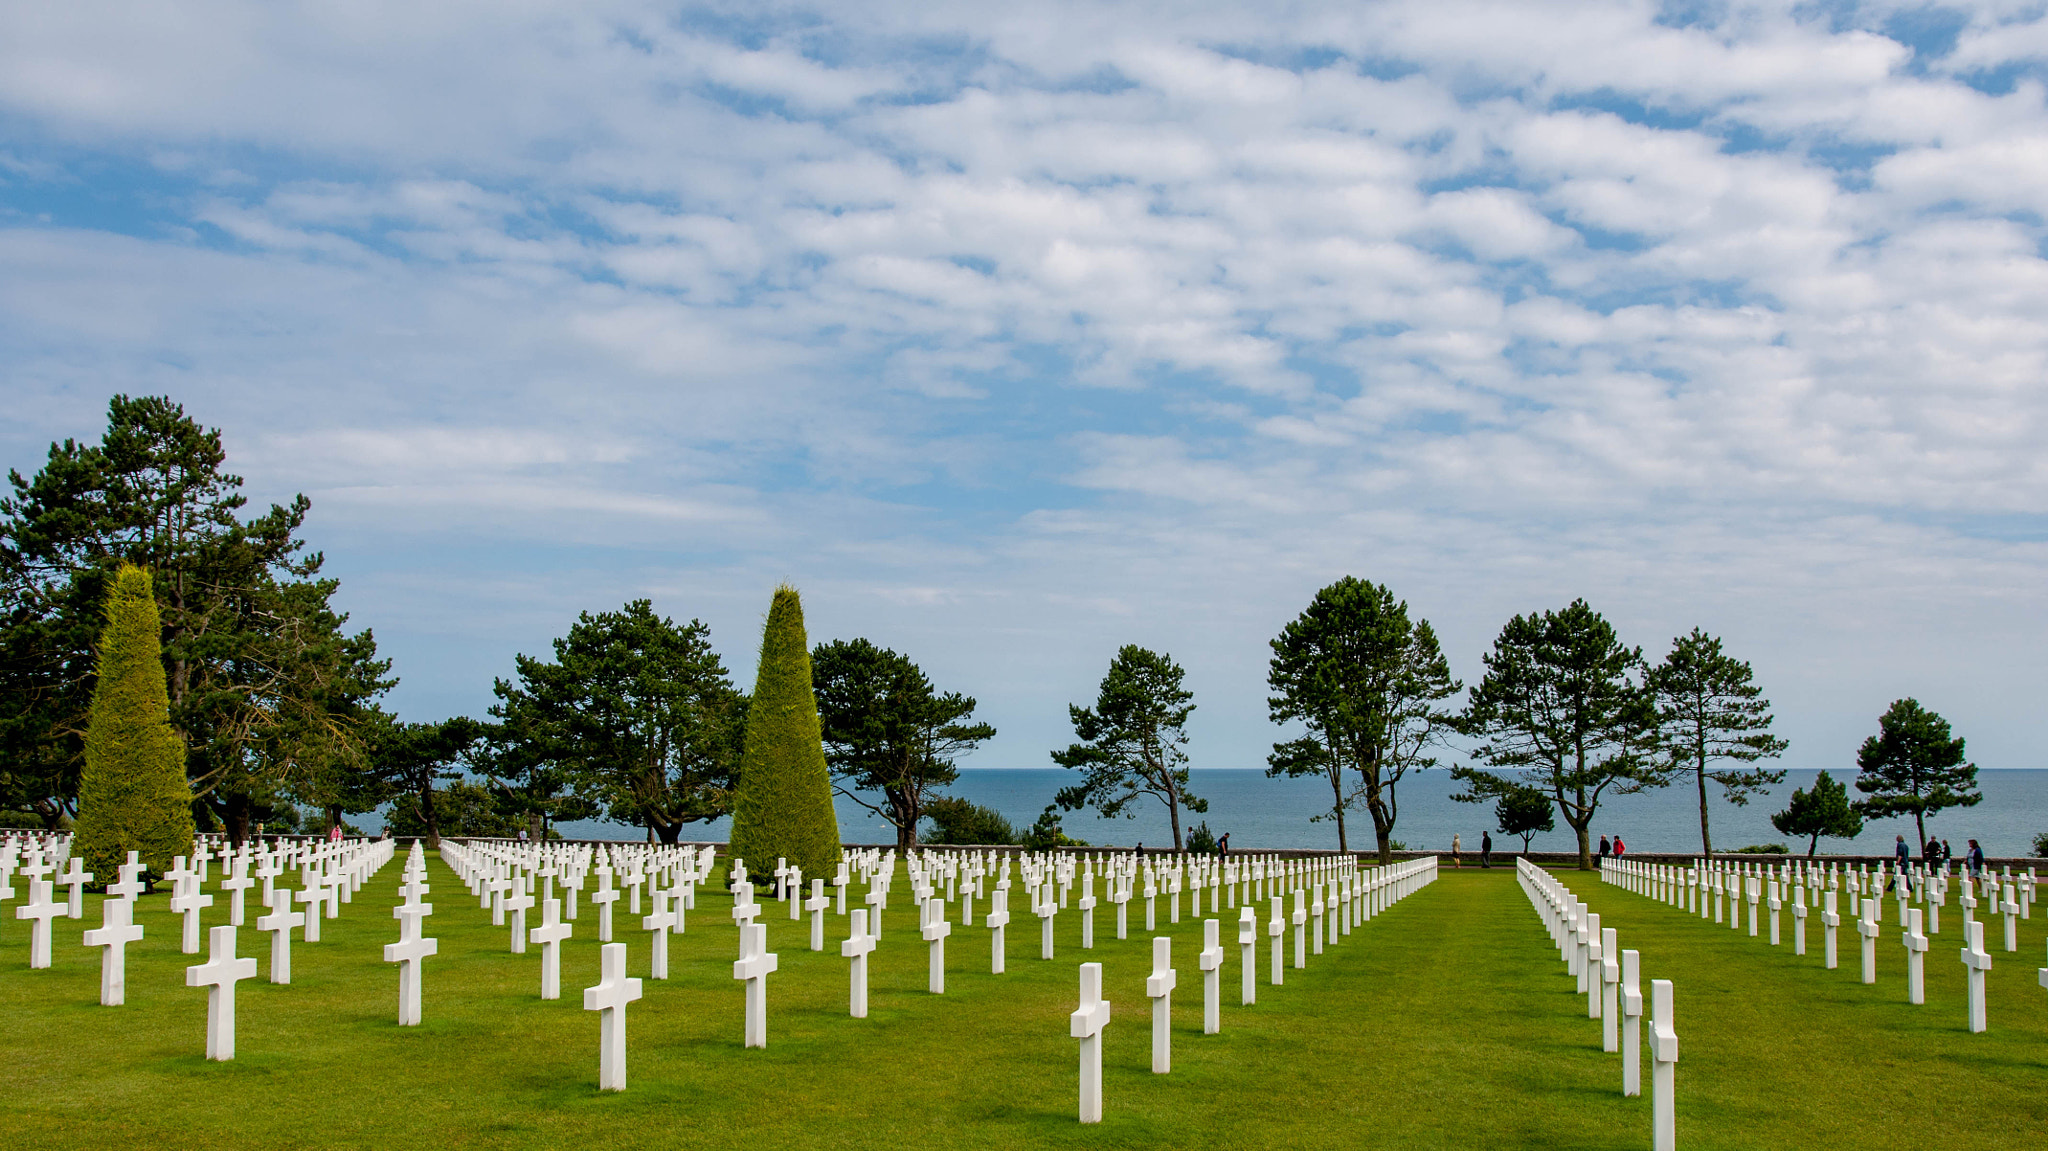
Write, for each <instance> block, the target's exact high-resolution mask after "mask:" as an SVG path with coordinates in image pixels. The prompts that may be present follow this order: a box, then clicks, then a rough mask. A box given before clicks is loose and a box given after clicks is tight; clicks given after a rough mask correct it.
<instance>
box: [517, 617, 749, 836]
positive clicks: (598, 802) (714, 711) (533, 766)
mask: <svg viewBox="0 0 2048 1151" xmlns="http://www.w3.org/2000/svg"><path fill="white" fill-rule="evenodd" d="M554 655H555V658H554V659H553V660H552V661H548V660H540V659H535V658H533V657H531V656H525V655H521V656H519V657H518V658H517V660H516V661H515V664H516V667H517V670H518V680H517V682H516V683H515V682H512V681H508V680H502V679H501V680H499V681H497V684H496V691H497V694H498V698H499V703H498V704H497V705H496V706H494V707H493V708H492V714H493V715H494V716H496V717H498V719H499V720H501V721H502V723H501V727H500V732H499V742H500V744H501V745H512V746H510V747H508V748H507V751H506V752H505V753H501V755H500V757H499V759H498V763H499V764H500V765H501V767H502V766H508V765H516V770H510V771H506V772H505V774H507V775H511V776H516V777H522V778H525V779H527V780H528V781H532V780H533V779H534V777H535V775H536V773H545V772H547V771H549V770H551V769H552V770H556V771H560V772H561V773H562V775H561V782H562V783H563V784H565V785H566V790H568V791H569V792H571V793H573V794H574V795H575V796H576V797H577V798H579V799H581V800H583V801H584V802H586V803H588V804H589V805H591V806H592V807H593V808H594V809H596V810H599V811H602V812H603V813H604V814H605V815H607V816H608V817H610V818H612V819H615V820H618V821H620V822H622V823H632V824H637V825H639V826H642V827H647V828H650V829H652V831H653V832H654V834H655V836H656V837H658V838H659V839H660V840H661V842H663V843H674V842H676V840H677V839H678V838H680V836H681V833H682V829H683V827H684V826H685V825H687V824H691V823H697V822H702V821H705V820H711V819H716V818H718V817H719V816H722V815H725V814H727V813H728V812H730V811H731V810H732V795H733V788H734V774H735V770H736V768H737V767H738V763H739V754H740V739H741V735H742V732H743V731H744V727H743V725H744V723H745V721H746V707H745V703H744V701H743V700H742V699H741V697H740V694H739V692H738V691H737V690H735V689H734V688H733V686H732V681H731V679H730V678H729V677H728V676H727V674H726V671H725V666H724V665H723V664H722V663H720V662H719V658H718V655H717V653H716V652H714V651H712V650H711V639H710V629H709V628H707V627H706V626H705V625H704V624H703V623H701V622H699V621H697V620H691V621H690V622H689V623H688V624H683V625H678V624H677V623H676V622H675V621H673V620H670V619H667V618H664V617H661V616H657V615H656V614H655V613H654V607H653V604H652V603H651V602H650V601H648V600H644V599H641V600H634V601H632V602H631V603H628V604H626V605H625V607H624V608H622V609H620V610H619V611H615V612H599V613H596V614H594V615H593V614H591V613H590V612H584V613H582V614H580V615H579V616H577V618H576V622H575V623H574V624H572V625H571V626H570V628H569V634H568V635H566V636H564V637H562V638H561V639H558V640H556V641H555V642H554Z"/></svg>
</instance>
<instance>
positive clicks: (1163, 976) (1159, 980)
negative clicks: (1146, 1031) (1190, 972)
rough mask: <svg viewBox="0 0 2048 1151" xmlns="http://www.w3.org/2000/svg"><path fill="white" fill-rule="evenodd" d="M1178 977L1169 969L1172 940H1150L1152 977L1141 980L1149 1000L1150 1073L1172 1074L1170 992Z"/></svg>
mask: <svg viewBox="0 0 2048 1151" xmlns="http://www.w3.org/2000/svg"><path fill="white" fill-rule="evenodd" d="M1179 985H1180V974H1179V973H1178V972H1176V971H1175V970H1174V969H1173V939H1172V937H1170V936H1165V935H1160V936H1155V937H1154V938H1153V940H1152V974H1151V975H1149V976H1147V977H1146V979H1145V995H1146V997H1147V998H1149V999H1151V1000H1152V1073H1153V1074H1154V1075H1164V1074H1166V1073H1167V1072H1169V1071H1172V1070H1173V989H1174V988H1175V987H1177V986H1179Z"/></svg>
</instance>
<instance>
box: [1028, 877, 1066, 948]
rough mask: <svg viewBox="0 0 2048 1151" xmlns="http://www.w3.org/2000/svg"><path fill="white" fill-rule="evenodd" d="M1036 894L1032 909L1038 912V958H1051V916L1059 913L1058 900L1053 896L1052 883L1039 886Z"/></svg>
mask: <svg viewBox="0 0 2048 1151" xmlns="http://www.w3.org/2000/svg"><path fill="white" fill-rule="evenodd" d="M1038 895H1039V901H1038V905H1037V906H1036V907H1035V908H1033V910H1035V911H1036V912H1038V925H1039V932H1038V957H1039V958H1040V959H1051V958H1052V921H1053V917H1054V916H1056V915H1058V914H1059V910H1060V905H1059V900H1058V898H1057V897H1056V896H1054V894H1053V885H1052V884H1050V883H1047V884H1044V885H1042V886H1040V887H1039V889H1038Z"/></svg>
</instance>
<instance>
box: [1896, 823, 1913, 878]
mask: <svg viewBox="0 0 2048 1151" xmlns="http://www.w3.org/2000/svg"><path fill="white" fill-rule="evenodd" d="M1897 839H1898V842H1896V843H1894V844H1893V845H1892V858H1894V859H1896V860H1897V861H1898V867H1897V874H1895V875H1893V876H1892V890H1895V891H1896V890H1897V889H1898V886H1899V884H1901V883H1903V884H1905V885H1906V890H1907V891H1911V890H1913V881H1912V879H1911V878H1910V877H1909V876H1908V875H1907V874H1906V870H1907V868H1909V867H1910V866H1911V865H1912V862H1913V849H1912V848H1910V847H1907V846H1906V837H1905V836H1903V835H1901V836H1898V837H1897Z"/></svg>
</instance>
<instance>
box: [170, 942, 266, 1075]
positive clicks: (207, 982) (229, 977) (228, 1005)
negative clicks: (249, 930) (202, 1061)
mask: <svg viewBox="0 0 2048 1151" xmlns="http://www.w3.org/2000/svg"><path fill="white" fill-rule="evenodd" d="M207 937H208V938H207V945H208V950H207V955H206V962H205V963H201V964H198V965H197V966H193V967H187V968H186V969H185V986H187V987H204V988H206V989H207V991H206V1057H207V1058H208V1059H216V1060H221V1061H223V1062H225V1061H226V1060H229V1059H233V1058H234V1057H235V984H236V983H238V982H240V981H241V980H244V979H254V978H256V961H255V960H254V959H237V958H235V928H234V927H233V926H232V925H229V926H223V927H216V928H213V929H212V930H211V931H209V932H208V933H207Z"/></svg>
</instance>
